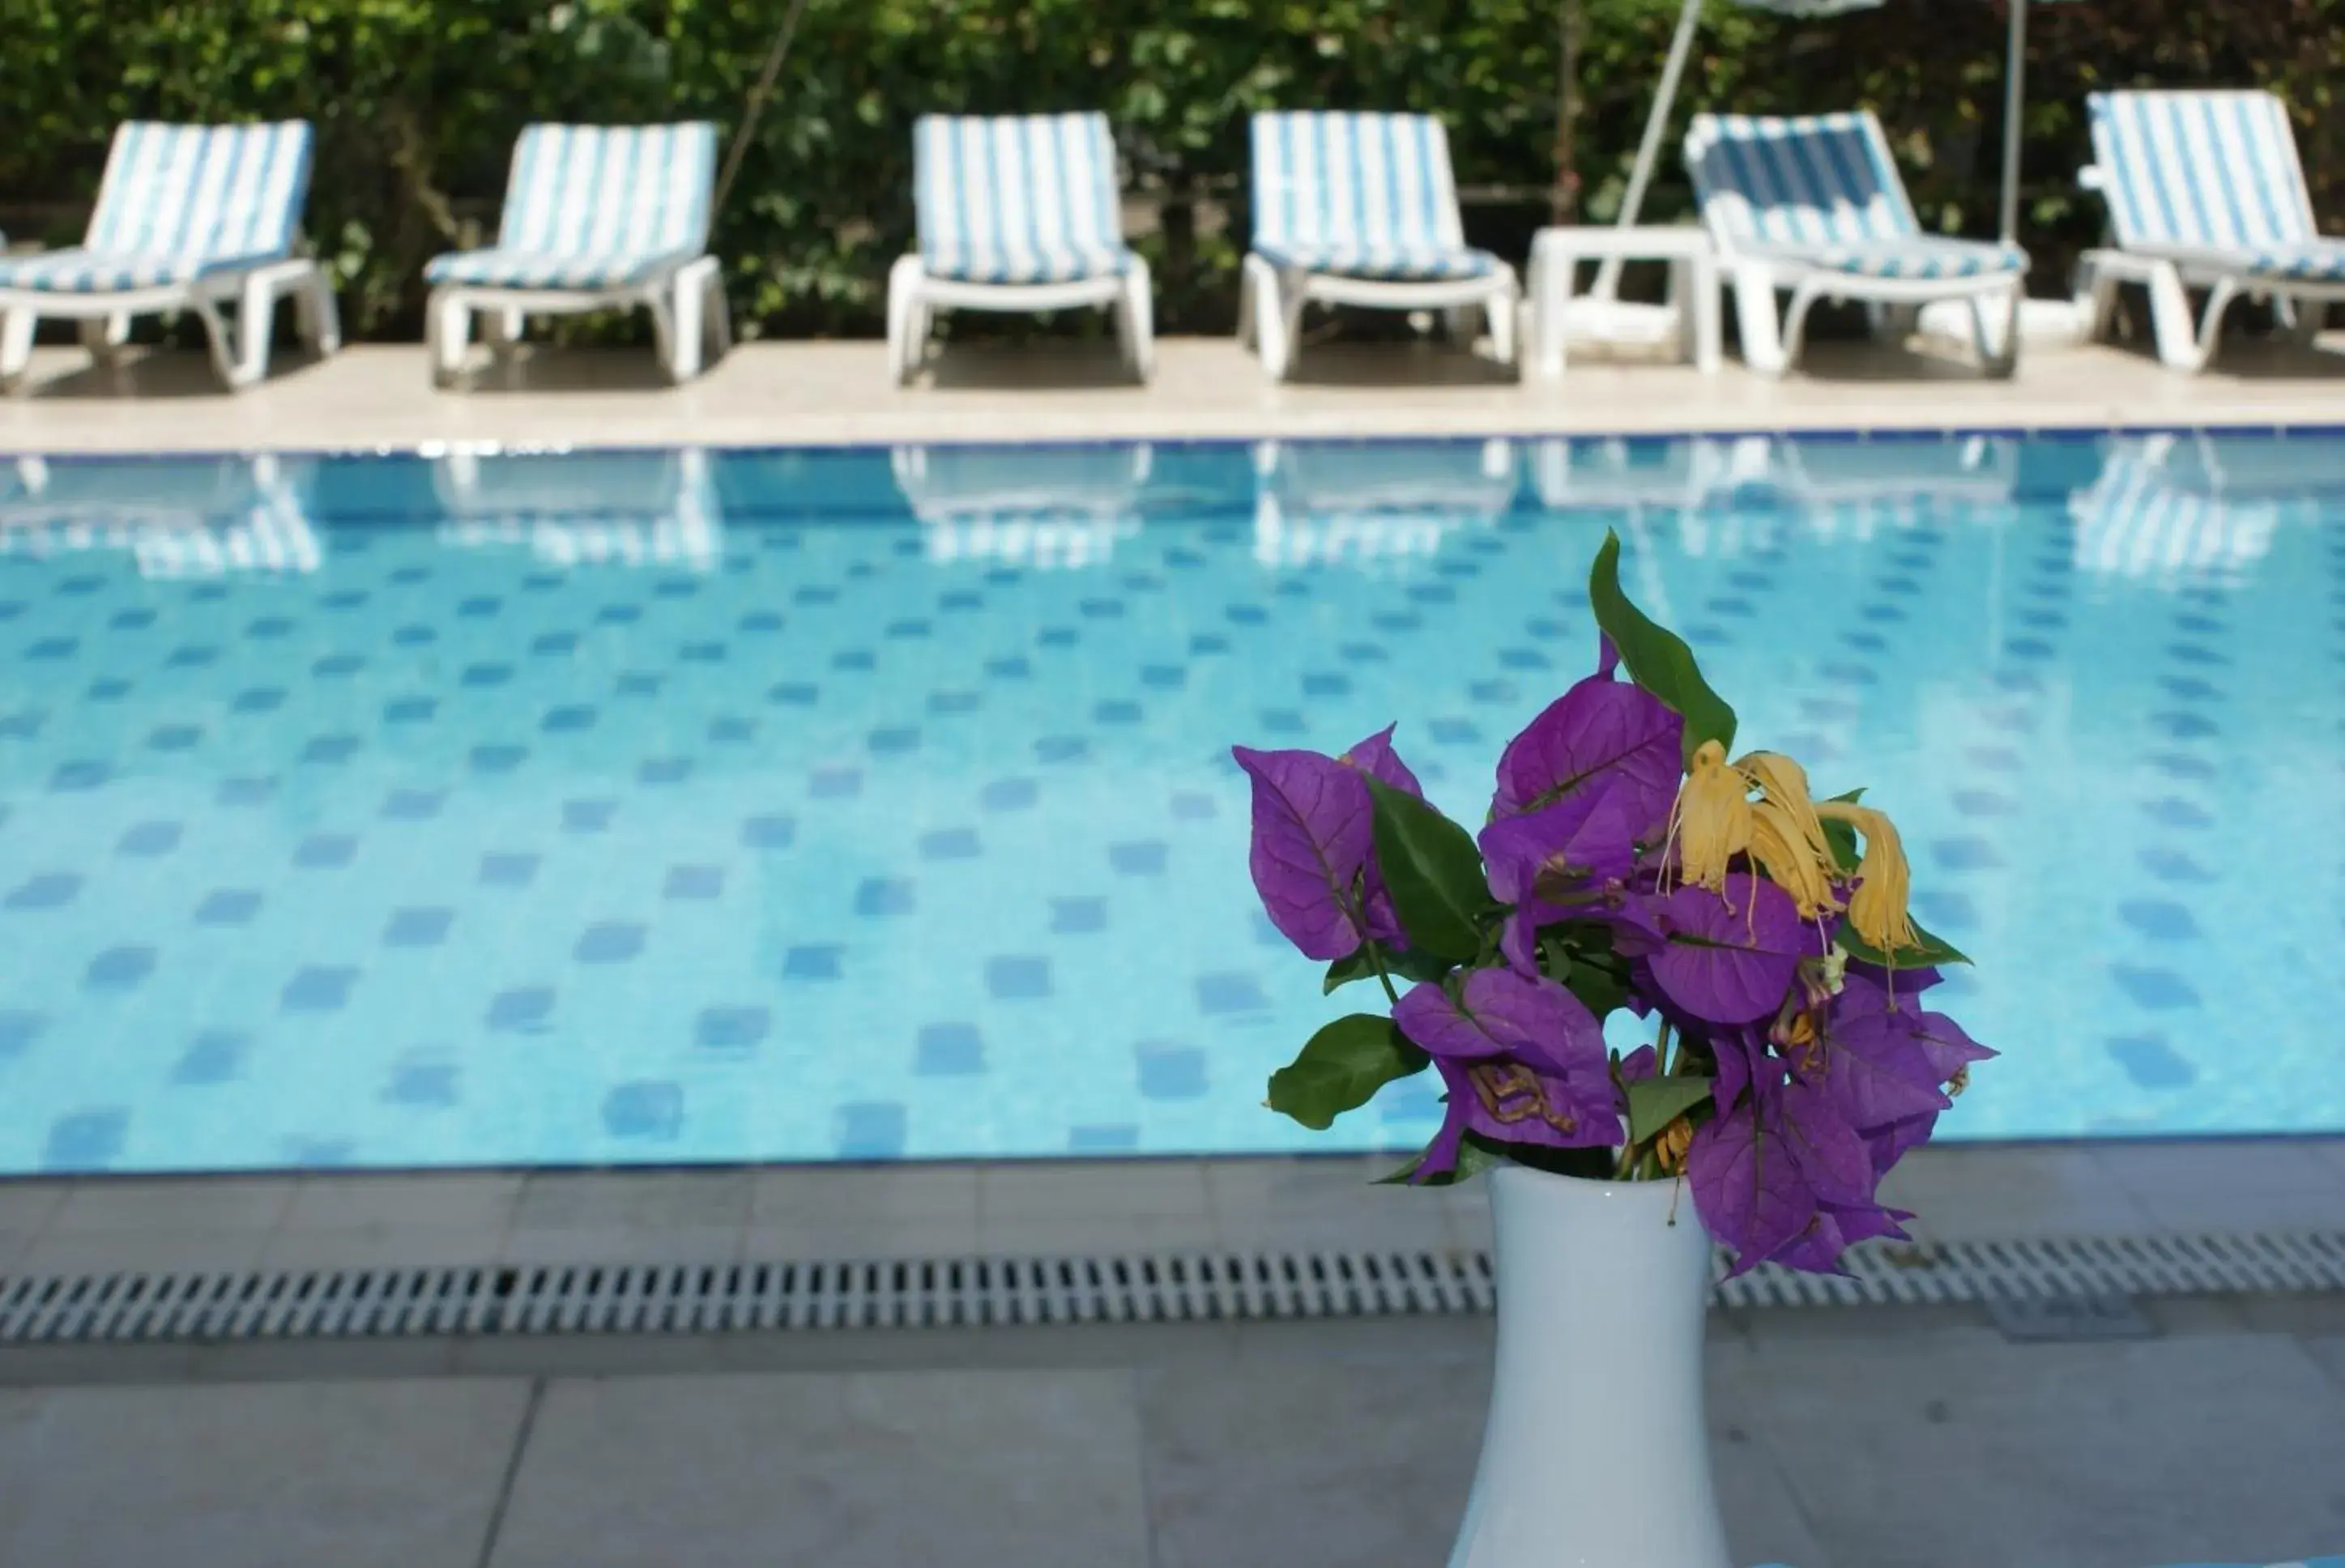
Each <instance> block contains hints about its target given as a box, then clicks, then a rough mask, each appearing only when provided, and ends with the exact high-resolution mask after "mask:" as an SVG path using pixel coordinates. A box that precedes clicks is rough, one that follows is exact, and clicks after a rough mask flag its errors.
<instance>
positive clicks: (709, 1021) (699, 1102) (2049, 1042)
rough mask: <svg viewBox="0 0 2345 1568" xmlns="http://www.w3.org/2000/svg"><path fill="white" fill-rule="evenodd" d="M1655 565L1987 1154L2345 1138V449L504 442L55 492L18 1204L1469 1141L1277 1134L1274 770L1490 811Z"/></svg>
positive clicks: (1413, 1117) (16, 1144)
mask: <svg viewBox="0 0 2345 1568" xmlns="http://www.w3.org/2000/svg"><path fill="white" fill-rule="evenodd" d="M1608 526H1610V527H1614V528H1618V529H1619V531H1620V532H1621V533H1622V535H1623V537H1624V539H1625V541H1626V545H1627V551H1628V557H1627V571H1628V581H1629V586H1630V589H1631V591H1632V592H1635V593H1636V594H1637V596H1638V597H1639V600H1640V602H1642V603H1643V604H1644V605H1645V606H1646V607H1647V608H1648V609H1649V610H1650V611H1652V612H1654V613H1656V614H1657V615H1659V616H1660V617H1662V618H1663V619H1665V620H1667V621H1669V622H1672V623H1673V624H1675V625H1676V626H1678V627H1679V628H1680V630H1682V631H1683V632H1685V633H1686V634H1687V635H1688V637H1689V638H1690V640H1691V642H1693V643H1694V645H1695V647H1696V648H1697V650H1698V651H1699V652H1700V653H1701V654H1702V655H1703V657H1704V660H1705V663H1706V665H1707V666H1708V668H1709V670H1710V672H1711V678H1712V680H1713V681H1714V682H1715V683H1716V684H1717V685H1718V686H1719V687H1720V688H1721V691H1723V692H1724V693H1727V694H1728V696H1729V697H1730V698H1731V700H1732V701H1733V702H1734V703H1736V704H1737V706H1738V707H1739V708H1740V710H1741V714H1742V733H1743V735H1744V737H1745V738H1746V739H1747V740H1748V742H1749V743H1750V744H1768V745H1775V746H1780V747H1782V748H1783V749H1786V750H1789V751H1792V752H1793V753H1795V754H1798V755H1800V756H1802V757H1803V758H1805V759H1807V760H1808V761H1809V762H1810V764H1812V767H1813V769H1814V771H1815V773H1816V774H1817V778H1818V783H1819V784H1820V785H1821V786H1822V787H1824V788H1827V789H1835V790H1836V789H1839V788H1843V787H1845V786H1847V785H1850V784H1867V785H1869V786H1871V788H1872V790H1873V798H1875V799H1877V800H1879V801H1881V802H1883V804H1887V805H1889V806H1890V807H1891V808H1892V809H1893V811H1894V812H1895V814H1897V816H1898V818H1899V820H1900V822H1901V823H1902V824H1903V826H1904V830H1905V835H1906V838H1907V841H1908V843H1909V845H1911V847H1912V849H1913V852H1914V858H1915V862H1916V880H1917V883H1918V885H1919V886H1920V887H1921V889H1922V890H1923V894H1924V896H1923V897H1922V899H1921V901H1920V904H1919V912H1920V913H1921V915H1922V916H1923V917H1924V919H1925V920H1926V921H1927V922H1928V923H1929V924H1931V925H1932V926H1934V927H1935V928H1937V929H1938V930H1940V931H1941V932H1943V933H1944V935H1945V936H1948V937H1949V938H1951V939H1953V940H1954V941H1955V942H1957V943H1958V944H1960V945H1962V946H1964V947H1966V948H1967V949H1968V950H1969V951H1970V952H1971V953H1972V954H1973V955H1974V956H1975V957H1977V958H1978V959H1979V961H1980V964H1981V968H1980V970H1979V972H1978V974H1977V975H1976V976H1975V977H1973V976H1959V977H1957V978H1956V979H1955V980H1954V981H1952V982H1950V983H1949V985H1948V986H1946V988H1945V992H1944V995H1946V996H1947V997H1948V1001H1947V1003H1946V1005H1947V1007H1949V1009H1950V1010H1954V1011H1956V1012H1958V1013H1959V1015H1960V1016H1961V1017H1963V1019H1964V1023H1965V1024H1966V1025H1967V1026H1968V1027H1970V1028H1971V1030H1972V1032H1973V1033H1974V1034H1975V1035H1977V1036H1978V1037H1980V1038H1982V1039H1984V1040H1986V1041H1988V1042H1990V1043H1992V1044H1994V1045H1995V1046H1997V1047H2001V1048H2002V1049H2003V1050H2004V1052H2005V1056H2004V1058H2003V1059H2002V1060H2001V1061H1999V1062H1996V1063H1995V1064H1994V1065H1993V1066H1992V1067H1991V1069H1989V1070H1985V1071H1983V1072H1981V1073H1980V1074H1979V1076H1978V1079H1977V1081H1976V1083H1975V1085H1974V1087H1973V1088H1972V1089H1971V1091H1970V1093H1969V1094H1968V1095H1966V1096H1965V1097H1964V1099H1963V1100H1962V1101H1961V1103H1960V1105H1959V1107H1958V1108H1957V1111H1956V1113H1955V1114H1954V1116H1953V1117H1952V1118H1949V1121H1948V1123H1947V1125H1946V1127H1945V1128H1944V1131H1945V1133H1946V1135H1947V1136H1951V1137H1957V1138H2006V1137H2022V1136H2070V1135H2079V1136H2092V1135H2107V1134H2127V1133H2201V1132H2205V1133H2212V1132H2242V1131H2279V1130H2316V1129H2320V1130H2337V1129H2340V1128H2345V1054H2340V1052H2339V1051H2338V1049H2337V1048H2336V1045H2335V1040H2334V1036H2333V1033H2332V1032H2331V1031H2332V1029H2333V1024H2334V1020H2335V1019H2336V1018H2337V1017H2340V1015H2345V971H2340V968H2339V967H2338V966H2337V965H2336V964H2335V963H2334V955H2335V953H2336V951H2337V945H2338V942H2339V939H2340V935H2345V932H2340V921H2345V851H2340V848H2339V840H2338V836H2337V831H2336V829H2337V824H2340V822H2345V730H2340V723H2339V715H2340V712H2345V703H2340V696H2345V439H2340V438H2338V437H2334V436H2326V435H2323V436H2310V435H2302V436H2294V437H2289V438H2285V439H2281V438H2275V437H2272V436H2253V435H2246V436H2228V437H2208V436H2196V435H2187V434H2186V435H2142V436H2116V437H2097V438H2092V439H2082V438H2038V439H2019V438H2013V437H2001V436H1961V435H1957V436H1949V437H1939V438H1932V439H1927V440H1902V439H1901V440H1884V439H1875V440H1824V439H1816V440H1780V439H1769V438H1763V437H1761V438H1743V439H1725V440H1670V441H1663V440H1640V441H1602V440H1580V441H1568V442H1567V441H1520V440H1489V441H1467V442H1424V443H1396V442H1375V443H1346V444H1327V445H1281V446H1261V447H1244V446H1220V445H1197V446H1189V445H1177V444H1173V445H1168V444H1157V445H1155V446H1152V447H1148V446H1089V447H1067V448H1055V449H1043V448H1036V449H1010V450H983V449H966V448H963V449H953V448H937V449H927V450H923V449H899V450H894V451H886V450H875V451H834V450H744V451H701V450H681V451H645V452H631V453H620V452H606V453H578V454H562V453H515V452H497V451H473V450H444V451H433V452H425V453H418V454H407V455H401V456H388V457H373V456H368V457H346V458H345V457H284V458H273V459H272V458H263V459H221V460H210V459H205V460H176V459H174V460H139V461H96V460H91V461H79V460H75V461H66V460H52V461H49V462H46V463H43V462H40V461H38V460H20V461H18V462H16V463H15V464H14V465H13V466H12V467H10V468H6V469H0V944H5V946H0V953H5V968H0V1093H5V1097H6V1100H7V1103H8V1106H9V1112H10V1114H9V1115H8V1116H7V1117H6V1118H5V1119H0V1173H17V1172H27V1171H36V1170H43V1169H49V1170H76V1169H80V1170H86V1169H100V1168H105V1169H125V1170H128V1169H139V1170H197V1169H225V1168H299V1167H312V1166H341V1165H356V1166H374V1167H411V1166H452V1165H505V1164H521V1165H537V1164H605V1163H609V1164H627V1163H660V1164H667V1163H677V1162H694V1161H740V1160H800V1159H813V1160H821V1159H834V1158H924V1157H949V1156H1040V1155H1063V1154H1067V1153H1069V1152H1075V1153H1098V1154H1113V1153H1126V1152H1141V1153H1156V1152H1198V1151H1204V1152H1239V1151H1255V1150H1273V1149H1285V1148H1345V1147H1350V1148H1370V1147H1394V1148H1397V1147H1402V1146H1406V1145H1411V1144H1414V1143H1416V1142H1419V1141H1421V1140H1422V1139H1423V1138H1425V1137H1426V1134H1427V1133H1429V1131H1430V1130H1431V1128H1432V1127H1433V1126H1434V1125H1435V1122H1436V1119H1437V1107H1436V1103H1435V1101H1434V1098H1433V1092H1432V1088H1431V1086H1430V1083H1429V1081H1426V1082H1420V1083H1416V1084H1410V1085H1406V1086H1402V1087H1398V1088H1396V1089H1395V1090H1392V1091H1388V1092H1387V1093H1386V1095H1385V1096H1384V1097H1383V1098H1382V1099H1380V1100H1379V1101H1378V1102H1377V1103H1376V1105H1374V1106H1372V1107H1370V1108H1367V1109H1366V1110H1365V1111H1363V1112H1360V1113H1356V1114H1355V1115H1354V1116H1352V1117H1350V1118H1345V1121H1344V1122H1342V1123H1340V1124H1339V1125H1338V1127H1337V1129H1336V1131H1335V1133H1334V1134H1333V1135H1328V1136H1325V1137H1318V1138H1314V1137H1313V1136H1312V1135H1309V1134H1306V1133H1304V1132H1302V1131H1301V1130H1300V1129H1298V1128H1294V1127H1293V1126H1292V1125H1291V1124H1289V1123H1287V1122H1286V1121H1284V1119H1282V1118H1277V1117H1274V1116H1273V1115H1271V1114H1270V1113H1268V1112H1266V1111H1264V1110H1263V1109H1262V1108H1260V1100H1261V1098H1262V1090H1263V1083H1264V1077H1266V1075H1267V1074H1268V1073H1269V1072H1270V1071H1271V1070H1272V1069H1273V1068H1274V1067H1277V1066H1279V1065H1280V1064H1282V1063H1284V1061H1285V1060H1286V1059H1287V1057H1289V1056H1290V1055H1291V1053H1292V1052H1293V1050H1294V1047H1295V1046H1296V1045H1297V1044H1298V1043H1299V1042H1300V1041H1301V1040H1302V1039H1303V1038H1304V1037H1305V1036H1306V1035H1307V1034H1308V1032H1309V1031H1310V1030H1311V1029H1312V1028H1313V1027H1315V1025H1316V1023H1317V1022H1318V1021H1320V1020H1321V1019H1323V1018H1324V1017H1328V1016H1331V1015H1332V1013H1333V1012H1334V1011H1336V1010H1339V1009H1338V1008H1337V1007H1336V1005H1335V1004H1334V1003H1331V1002H1329V1001H1327V1000H1325V999H1323V998H1322V997H1321V996H1319V995H1318V986H1317V982H1316V972H1315V967H1314V966H1311V965H1309V964H1307V963H1304V962H1303V961H1302V960H1300V959H1297V958H1295V957H1294V956H1292V954H1291V953H1289V952H1287V951H1286V950H1285V949H1284V946H1283V944H1281V943H1280V942H1279V941H1278V940H1277V938H1276V937H1275V936H1274V934H1273V933H1272V932H1271V931H1270V929H1269V927H1268V926H1267V923H1266V922H1265V921H1264V920H1263V918H1262V917H1261V916H1259V914H1258V913H1257V912H1256V906H1255V905H1254V898H1253V895H1252V891H1251V888H1250V886H1249V884H1248V882H1247V878H1246V872H1245V852H1244V844H1245V831H1246V830H1245V814H1246V800H1247V794H1246V788H1245V783H1244V778H1243V776H1242V775H1240V774H1238V773H1237V772H1236V770H1235V769H1234V767H1233V765H1232V764H1230V762H1229V760H1228V754H1227V747H1228V745H1229V744H1230V743H1232V742H1233V741H1243V742H1246V743H1248V744H1256V745H1269V746H1276V745H1311V746H1315V747H1320V748H1323V749H1328V750H1334V749H1337V748H1340V747H1342V746H1344V745H1345V744H1349V743H1351V742H1352V741H1355V740H1356V739H1358V738H1359V737H1361V736H1362V735H1365V734H1366V733H1369V732H1370V731H1372V730H1375V729H1377V728H1379V727H1381V726H1382V725H1383V724H1385V723H1387V722H1389V721H1393V720H1397V721H1398V722H1399V724H1400V730H1399V735H1398V741H1399V744H1401V746H1402V747H1403V749H1404V752H1405V754H1406V755H1407V756H1408V757H1409V759H1410V761H1411V762H1412V764H1414V765H1415V767H1416V771H1417V772H1418V774H1420V775H1421V776H1422V777H1423V778H1424V779H1425V781H1426V786H1427V789H1428V791H1429V793H1430V794H1432V795H1433V796H1434V797H1435V799H1436V801H1437V802H1438V803H1439V804H1442V805H1443V806H1444V807H1445V808H1446V809H1447V810H1448V811H1449V812H1450V813H1451V814H1453V815H1456V816H1457V817H1458V818H1460V819H1461V820H1467V821H1476V820H1478V819H1479V817H1480V814H1481V813H1482V811H1483V809H1484V807H1485V806H1486V804H1487V794H1488V787H1489V786H1488V783H1487V781H1488V778H1489V770H1490V767H1491V765H1492V764H1493V763H1494V762H1495V760H1496V756H1497V748H1498V746H1499V745H1500V744H1502V743H1503V741H1504V740H1505V739H1506V737H1507V736H1508V735H1509V734H1511V733H1513V732H1514V731H1515V730H1516V729H1517V728H1518V726H1519V725H1520V724H1521V723H1523V722H1524V721H1525V720H1527V719H1528V717H1529V716H1530V715H1531V714H1532V713H1535V712H1536V711H1537V710H1538V708H1539V707H1540V706H1541V705H1542V704H1544V703H1546V702H1547V701H1548V700H1549V698H1550V697H1551V696H1552V695H1553V694H1554V693H1557V692H1558V691H1559V690H1560V689H1561V688H1562V686H1563V685H1564V684H1566V683H1568V682H1569V681H1571V680H1572V679H1574V678H1576V677H1577V676H1578V675H1579V674H1580V673H1582V672H1583V671H1585V670H1586V669H1587V668H1588V667H1589V662H1590V657H1591V653H1592V650H1593V643H1594V632H1593V629H1592V626H1591V623H1590V622H1589V616H1588V613H1587V611H1586V608H1585V606H1584V603H1583V602H1582V596H1581V595H1582V586H1581V585H1582V583H1583V582H1584V576H1585V571H1586V566H1587V561H1588V559H1589V554H1590V552H1591V551H1593V549H1594V547H1595V545H1596V543H1597V542H1598V541H1599V540H1600V538H1601V537H1602V533H1603V531H1604V529H1605V528H1606V527H1608ZM1820 606H1821V607H1822V608H1821V611H1820V610H1819V607H1820Z"/></svg>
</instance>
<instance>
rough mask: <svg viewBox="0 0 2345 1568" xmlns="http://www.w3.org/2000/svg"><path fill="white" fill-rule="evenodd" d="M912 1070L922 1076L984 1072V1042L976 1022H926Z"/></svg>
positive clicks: (962, 1074)
mask: <svg viewBox="0 0 2345 1568" xmlns="http://www.w3.org/2000/svg"><path fill="white" fill-rule="evenodd" d="M912 1071H913V1072H914V1073H915V1074H916V1075H918V1076H919V1077H969V1076H971V1075H974V1074H979V1073H982V1072H984V1071H985V1045H984V1040H983V1037H981V1036H980V1034H979V1033H978V1029H977V1026H976V1025H974V1024H958V1023H954V1024H924V1025H922V1026H921V1027H920V1033H919V1043H918V1047H917V1055H916V1057H915V1058H914V1061H913V1064H912Z"/></svg>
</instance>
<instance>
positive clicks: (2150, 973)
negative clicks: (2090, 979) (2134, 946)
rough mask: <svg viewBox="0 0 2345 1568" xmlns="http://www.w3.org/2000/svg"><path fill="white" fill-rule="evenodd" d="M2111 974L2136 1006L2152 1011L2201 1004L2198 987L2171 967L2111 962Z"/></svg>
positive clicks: (2166, 1010)
mask: <svg viewBox="0 0 2345 1568" xmlns="http://www.w3.org/2000/svg"><path fill="white" fill-rule="evenodd" d="M2109 977H2110V978H2111V979H2113V980H2115V981H2116V982H2117V988H2118V989H2119V990H2121V991H2123V992H2124V993H2125V994H2126V995H2127V996H2128V997H2130V998H2132V1000H2133V1002H2134V1004H2135V1005H2136V1006H2137V1007H2147V1008H2148V1009H2150V1010H2151V1011H2153V1012H2160V1013H2164V1012H2172V1011H2175V1010H2177V1009H2178V1008H2191V1007H2198V991H2197V989H2196V988H2194V987H2193V986H2191V984H2190V983H2189V982H2188V980H2185V979H2184V978H2183V977H2182V976H2179V975H2178V974H2176V973H2175V972H2174V971H2173V970H2171V969H2154V968H2140V967H2137V966H2133V965H2130V964H2113V965H2111V966H2109Z"/></svg>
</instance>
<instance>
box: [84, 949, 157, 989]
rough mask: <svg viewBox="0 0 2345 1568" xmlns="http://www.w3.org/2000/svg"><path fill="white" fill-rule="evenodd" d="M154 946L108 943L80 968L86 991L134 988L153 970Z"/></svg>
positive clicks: (144, 982) (141, 983)
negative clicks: (84, 967)
mask: <svg viewBox="0 0 2345 1568" xmlns="http://www.w3.org/2000/svg"><path fill="white" fill-rule="evenodd" d="M154 972H155V949H154V948H152V947H140V946H119V947H108V948H107V949H106V950H105V951H104V952H102V953H100V954H98V955H97V956H96V957H94V958H92V959H91V960H90V961H89V966H88V967H87V968H86V969H85V970H84V971H83V972H82V977H81V983H82V988H83V989H84V990H86V991H135V990H137V989H138V987H139V986H143V985H145V984H146V983H147V976H149V975H152V974H153V973H154Z"/></svg>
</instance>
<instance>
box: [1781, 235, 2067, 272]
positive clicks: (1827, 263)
mask: <svg viewBox="0 0 2345 1568" xmlns="http://www.w3.org/2000/svg"><path fill="white" fill-rule="evenodd" d="M1743 251H1744V254H1746V255H1754V256H1766V255H1769V254H1778V255H1782V256H1783V257H1786V258H1792V259H1796V260H1799V261H1801V262H1803V263H1805V264H1807V265H1808V266H1811V267H1821V268H1827V269H1829V270H1831V271H1834V272H1845V273H1847V274H1849V275H1850V276H1851V277H1853V278H1978V277H1982V276H1984V275H1985V274H1987V273H1990V272H2022V271H2025V270H2026V268H2027V252H2025V251H2024V250H2022V249H2020V248H2018V247H2017V246H2015V245H1995V244H1990V243H1988V242H1986V241H1984V240H1975V239H1949V238H1944V236H1941V235H1934V234H1925V235H1917V236H1915V237H1914V238H1911V239H1879V240H1865V241H1859V242H1855V243H1852V244H1831V245H1823V246H1817V247H1813V248H1810V247H1804V246H1767V245H1750V246H1745V247H1743Z"/></svg>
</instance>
